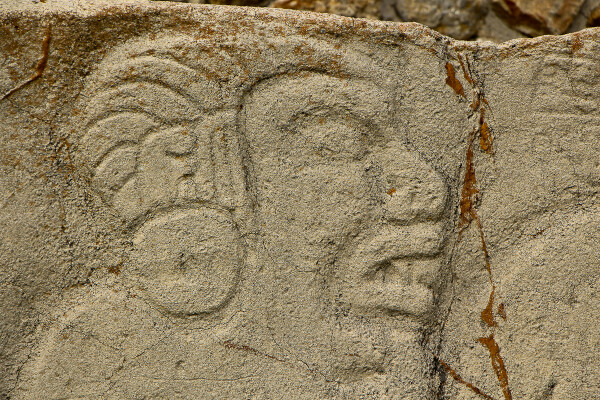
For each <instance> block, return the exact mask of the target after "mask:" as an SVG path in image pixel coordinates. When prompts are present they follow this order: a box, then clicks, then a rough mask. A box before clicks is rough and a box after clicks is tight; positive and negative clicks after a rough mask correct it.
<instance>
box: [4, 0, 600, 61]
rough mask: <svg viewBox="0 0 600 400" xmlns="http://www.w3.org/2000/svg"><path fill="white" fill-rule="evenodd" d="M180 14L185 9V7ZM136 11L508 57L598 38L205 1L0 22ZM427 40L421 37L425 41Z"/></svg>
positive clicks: (50, 11) (27, 13)
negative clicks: (477, 31) (473, 30)
mask: <svg viewBox="0 0 600 400" xmlns="http://www.w3.org/2000/svg"><path fill="white" fill-rule="evenodd" d="M182 11H183V12H184V13H183V12H182ZM130 13H135V14H136V15H156V14H162V15H169V16H171V17H175V18H179V19H182V20H202V19H206V18H215V19H219V20H221V21H223V22H226V21H231V22H238V23H239V22H241V21H244V20H245V21H246V26H247V25H248V23H251V24H254V25H255V26H261V25H263V24H265V23H273V22H280V23H282V24H283V25H286V26H288V27H291V28H296V29H297V30H298V33H300V34H308V35H312V34H329V35H332V34H333V35H340V34H341V35H344V36H346V35H351V34H356V35H359V36H362V35H365V34H368V35H376V36H378V37H380V38H381V37H382V36H387V38H388V39H389V40H390V41H392V42H393V41H395V40H394V39H402V40H406V39H408V40H409V41H417V40H418V41H420V42H423V41H424V42H425V43H421V44H424V45H426V43H427V42H429V43H431V44H432V45H434V43H435V44H437V45H440V44H443V45H444V46H447V47H450V48H452V49H453V50H455V51H471V52H473V51H482V50H483V51H485V52H492V53H496V52H501V53H503V56H507V55H509V54H510V53H512V52H516V53H520V52H522V51H523V50H529V49H532V48H538V47H540V46H542V47H545V46H547V47H555V46H558V47H565V46H566V47H567V48H572V50H574V52H576V51H577V50H579V49H580V48H581V47H582V46H583V42H584V41H589V40H592V41H598V40H599V38H600V28H588V29H584V30H581V31H578V32H573V33H569V34H564V35H544V36H538V37H534V38H525V39H513V40H509V41H506V42H502V43H494V42H491V41H463V40H456V39H453V38H451V37H448V36H445V35H443V34H441V33H438V32H437V31H435V30H433V29H430V28H428V27H426V26H424V25H422V24H419V23H416V22H406V23H401V22H388V21H378V20H368V19H362V18H350V17H343V16H339V15H335V14H325V13H315V12H311V11H298V10H288V9H279V8H265V7H239V6H221V5H205V4H187V3H176V2H167V1H160V2H158V1H149V0H148V1H140V0H111V1H108V0H86V1H77V2H73V1H65V0H46V1H44V2H41V1H40V2H37V3H36V2H33V1H31V0H7V1H6V2H4V3H1V4H0V23H1V21H2V20H4V21H6V20H9V19H12V18H27V17H33V18H39V19H45V18H50V19H58V18H60V17H61V16H63V17H64V16H69V15H70V16H74V17H79V18H93V17H98V16H108V15H110V16H118V15H119V14H123V15H126V14H130ZM423 39H425V40H423Z"/></svg>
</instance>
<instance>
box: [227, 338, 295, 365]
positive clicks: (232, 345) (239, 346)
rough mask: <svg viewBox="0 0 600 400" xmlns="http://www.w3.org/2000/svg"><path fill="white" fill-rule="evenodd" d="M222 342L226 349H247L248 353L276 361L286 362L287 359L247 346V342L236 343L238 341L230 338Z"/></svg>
mask: <svg viewBox="0 0 600 400" xmlns="http://www.w3.org/2000/svg"><path fill="white" fill-rule="evenodd" d="M221 344H222V345H223V346H224V347H225V348H226V349H234V350H242V351H246V352H248V353H252V354H256V355H258V356H262V357H266V358H270V359H271V360H275V361H279V362H285V360H282V359H280V358H277V357H275V356H272V355H270V354H266V353H263V352H262V351H260V350H256V349H255V348H253V347H250V346H246V345H245V344H236V343H233V342H231V341H229V340H226V341H224V342H222V343H221Z"/></svg>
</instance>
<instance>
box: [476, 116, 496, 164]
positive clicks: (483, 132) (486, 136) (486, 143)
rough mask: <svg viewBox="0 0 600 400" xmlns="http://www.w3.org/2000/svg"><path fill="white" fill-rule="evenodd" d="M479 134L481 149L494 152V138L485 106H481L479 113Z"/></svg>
mask: <svg viewBox="0 0 600 400" xmlns="http://www.w3.org/2000/svg"><path fill="white" fill-rule="evenodd" d="M479 134H480V145H481V149H482V150H483V151H485V152H486V153H488V154H490V153H492V144H493V142H494V138H493V137H492V132H491V130H490V127H489V125H488V124H487V122H485V108H483V107H482V108H481V113H480V115H479Z"/></svg>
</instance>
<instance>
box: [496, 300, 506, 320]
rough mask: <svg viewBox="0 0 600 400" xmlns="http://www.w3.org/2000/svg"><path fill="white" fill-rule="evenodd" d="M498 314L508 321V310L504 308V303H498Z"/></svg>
mask: <svg viewBox="0 0 600 400" xmlns="http://www.w3.org/2000/svg"><path fill="white" fill-rule="evenodd" d="M498 315H500V317H502V319H503V320H505V321H506V310H505V309H504V303H500V304H498Z"/></svg>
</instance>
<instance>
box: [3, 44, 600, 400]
mask: <svg viewBox="0 0 600 400" xmlns="http://www.w3.org/2000/svg"><path fill="white" fill-rule="evenodd" d="M137 47H139V49H138V48H137ZM131 48H136V50H133V51H134V52H135V54H133V55H131V54H127V57H124V56H123V54H122V53H123V52H125V53H126V52H127V51H129V50H127V49H131ZM193 48H194V45H192V44H191V42H190V41H189V40H188V39H187V38H186V37H184V36H175V37H173V36H171V37H168V38H162V39H158V40H153V41H150V40H141V41H139V42H137V41H136V42H133V43H130V44H128V45H127V46H123V48H120V49H116V50H115V51H114V53H115V54H114V56H112V57H114V58H113V59H112V60H111V58H110V57H109V58H108V61H106V62H104V63H103V64H102V65H100V66H99V68H98V71H97V72H96V74H95V76H93V77H92V78H91V79H90V81H89V82H88V87H89V90H88V91H87V92H86V93H87V95H86V96H87V97H86V99H85V101H84V104H83V105H82V106H81V108H82V109H83V116H78V117H75V118H74V121H73V127H72V128H71V129H73V130H74V131H76V132H77V133H76V134H77V135H79V136H78V139H77V140H76V141H75V146H74V149H75V157H76V159H77V161H78V165H79V167H80V168H81V169H82V170H87V171H89V176H90V184H91V186H92V187H93V188H94V190H95V191H97V193H98V195H99V196H100V197H101V198H102V200H103V201H104V203H105V204H106V206H107V207H108V208H109V209H111V210H112V211H113V213H114V214H115V216H116V217H117V218H116V219H118V220H120V222H119V223H120V224H121V225H122V226H123V227H124V228H125V229H126V231H127V232H128V237H129V239H130V241H131V249H130V251H129V253H128V255H127V257H126V262H125V263H124V265H123V268H122V270H123V271H122V274H120V275H119V276H110V274H109V276H108V277H104V278H98V279H97V281H95V283H94V284H93V285H91V286H90V287H84V288H81V289H76V290H72V291H70V292H68V293H66V295H65V298H66V299H65V304H63V305H60V306H59V307H58V313H57V315H58V316H57V317H56V321H54V322H51V323H47V324H46V325H45V326H48V327H49V329H48V330H47V332H42V333H41V334H40V337H41V339H40V344H39V346H38V348H37V350H36V352H35V353H34V354H35V355H34V356H32V357H31V360H32V361H31V362H29V363H28V364H27V366H26V367H25V368H24V370H23V377H22V379H21V383H20V386H19V388H18V390H17V391H16V392H15V393H16V394H17V398H35V396H36V395H37V394H39V393H41V392H43V393H45V394H46V396H47V398H65V396H66V397H67V398H69V396H70V397H71V398H80V397H83V398H136V397H143V396H147V397H149V398H306V399H314V398H340V399H341V398H369V399H371V398H410V399H433V398H436V397H437V396H439V395H440V393H441V392H440V389H439V388H440V384H442V385H444V384H447V382H446V383H444V382H443V381H442V382H440V380H441V379H443V378H444V371H443V369H442V368H440V367H439V361H438V360H436V359H435V356H434V354H438V353H439V351H438V345H439V341H440V335H441V332H440V330H441V326H440V323H441V322H440V321H441V320H443V319H444V318H445V312H446V311H445V306H446V304H445V303H444V301H446V299H445V296H446V295H445V292H446V291H447V290H449V288H448V281H449V275H450V273H451V272H450V258H451V256H450V253H451V250H450V247H451V246H452V245H453V244H454V243H455V242H456V240H457V239H456V237H455V235H454V234H453V232H454V230H453V224H454V220H455V215H453V213H454V211H455V210H456V209H457V205H456V204H455V203H456V201H455V199H453V197H452V196H453V195H454V194H453V193H452V191H451V190H450V188H449V185H448V183H447V179H446V178H445V177H444V176H443V175H442V174H440V173H439V172H437V171H436V169H435V168H434V166H433V165H431V164H430V163H428V162H426V161H425V160H424V158H423V157H422V156H421V155H420V154H419V152H418V151H417V149H414V148H412V147H411V145H410V144H409V143H405V142H404V141H403V140H401V137H402V135H401V134H399V131H401V130H402V129H403V128H402V125H401V124H399V123H398V121H397V120H396V119H395V118H394V117H393V115H394V110H395V107H396V106H397V104H396V102H398V100H397V99H396V98H395V97H394V91H395V90H397V88H396V87H395V86H394V85H393V84H390V82H388V81H384V79H385V78H386V77H387V76H391V72H389V73H388V74H382V73H381V72H382V71H379V70H377V67H375V66H373V68H372V71H370V72H369V73H368V74H367V76H364V75H361V74H359V73H357V72H356V71H354V70H352V69H351V67H350V66H346V65H344V64H343V62H342V63H341V65H342V67H341V68H339V67H336V70H335V71H332V70H327V69H326V68H324V67H321V66H316V67H315V66H308V67H307V66H302V63H301V62H297V63H296V65H294V63H293V62H291V63H288V64H290V65H286V66H284V67H282V66H281V65H278V66H277V67H275V66H269V65H266V66H263V65H260V64H259V63H258V62H257V65H256V66H254V65H253V66H252V67H254V68H255V69H256V71H257V72H256V75H255V76H253V77H251V78H250V79H248V82H246V83H245V86H244V85H241V84H240V86H241V87H242V89H239V87H235V85H231V86H228V85H227V83H224V82H223V81H222V80H220V79H219V78H218V77H217V76H218V74H216V73H211V72H210V70H211V67H212V68H214V65H212V66H211V65H210V62H207V65H208V66H204V65H202V63H201V62H200V63H198V62H196V61H193V62H192V61H190V60H191V59H192V57H191V56H190V57H188V58H186V56H185V55H183V54H182V53H183V52H185V50H186V49H187V50H190V51H192V52H193V50H191V49H193ZM292 48H293V47H290V51H289V53H290V59H292V58H293V56H292V54H297V53H296V52H294V51H292V50H291V49H292ZM323 48H326V46H323ZM278 51H281V52H282V54H285V50H278ZM318 51H323V52H324V53H325V54H327V51H330V50H327V49H326V50H322V49H318ZM198 54H200V55H202V52H198ZM336 57H338V54H333V58H336ZM352 57H356V58H359V57H362V56H361V55H357V54H351V55H349V56H348V59H350V60H352ZM198 58H200V59H201V57H198ZM115 59H118V60H121V59H123V60H125V61H120V62H119V63H116V62H114V60H115ZM223 60H227V61H223ZM211 62H212V60H211ZM219 63H220V64H219ZM229 63H230V61H229V60H228V59H227V58H222V59H221V61H219V62H217V64H216V65H217V68H222V69H223V70H228V69H229V70H236V68H238V66H236V65H235V63H233V62H232V63H231V65H230V64H229ZM303 68H304V69H305V70H304V71H303ZM344 68H347V71H346V70H344ZM593 220H594V219H593V218H592V221H593ZM596 220H597V219H596ZM588 222H589V221H588ZM115 223H116V224H118V223H117V222H115ZM554 229H555V230H556V229H557V228H554ZM565 229H566V230H567V231H568V230H569V229H571V228H568V227H567V228H565ZM571 230H572V229H571ZM561 232H562V231H561V230H560V229H558V230H557V231H556V232H555V231H554V230H552V229H551V230H549V231H548V233H547V234H553V235H558V236H560V235H562V234H563V233H561ZM571 234H573V232H571ZM545 243H547V242H546V241H545V242H543V244H540V245H539V246H538V247H536V244H535V242H533V244H531V245H530V244H528V245H527V246H533V247H532V248H531V249H529V248H527V247H526V246H525V247H524V248H525V250H523V251H524V252H525V253H531V254H537V255H542V254H545V253H549V254H559V253H560V251H558V250H556V249H551V250H545V249H543V245H545ZM540 246H541V247H540ZM590 251H591V250H590ZM525 253H523V254H516V255H513V254H511V253H510V252H509V254H506V255H502V258H503V259H505V260H506V262H505V264H506V267H505V268H506V270H510V271H513V272H512V274H506V275H505V276H504V275H503V276H501V278H500V279H498V281H497V282H496V285H497V290H498V294H497V296H498V297H499V298H502V299H504V301H505V302H506V307H507V308H508V309H509V310H510V312H511V313H514V314H518V315H520V316H521V317H516V318H513V315H514V314H511V318H509V319H508V320H507V321H508V322H509V323H510V324H512V325H511V326H510V327H507V326H506V325H502V326H501V327H500V328H499V330H498V340H499V341H500V342H501V343H502V346H503V347H502V349H503V350H502V351H503V356H504V358H505V359H506V360H508V361H507V362H508V363H510V362H513V364H509V372H510V371H513V370H518V371H521V370H523V371H524V372H523V373H527V374H534V373H537V372H538V369H535V368H537V367H538V366H540V365H542V364H543V368H542V367H540V368H542V369H544V371H545V372H544V373H543V374H540V375H539V376H540V378H539V379H538V381H539V382H538V381H536V385H532V386H531V389H529V390H530V392H527V390H528V389H523V388H522V387H521V386H519V384H518V383H519V380H518V377H515V376H514V375H511V376H510V379H513V382H515V381H516V382H517V384H516V385H515V384H513V385H512V389H513V392H514V394H515V397H514V398H520V397H523V396H524V397H525V398H529V397H531V396H538V395H540V396H541V395H544V393H546V392H545V390H546V391H547V388H548V387H551V388H552V390H553V391H554V392H553V393H555V396H558V395H556V393H560V391H561V390H563V391H565V390H575V389H577V390H580V391H582V393H584V390H586V389H585V388H588V389H589V388H593V387H597V386H598V384H597V383H596V384H594V383H590V384H587V386H585V388H584V389H582V386H581V385H580V386H573V385H571V386H569V385H568V384H565V383H564V382H565V379H563V378H564V376H562V375H561V374H560V373H559V372H557V371H559V370H560V368H562V367H563V366H564V365H571V364H572V368H571V370H573V369H576V368H579V367H580V366H581V365H583V364H582V363H581V362H579V361H581V360H578V361H577V362H574V361H572V360H559V359H557V357H558V358H560V355H558V356H557V355H556V354H555V353H556V352H548V353H547V354H545V356H543V357H541V356H540V353H539V352H537V353H535V352H536V351H537V350H531V349H532V348H537V347H539V343H537V342H536V341H537V340H539V336H538V332H539V330H535V329H534V330H531V329H530V327H532V326H534V325H535V321H538V320H539V318H543V317H544V316H547V315H548V314H552V313H553V312H552V311H551V310H550V308H552V307H553V305H552V304H554V303H548V302H544V301H543V299H542V300H540V301H541V303H542V304H546V306H547V307H548V309H549V310H548V312H547V313H546V312H544V310H540V315H539V316H538V317H536V316H535V315H534V314H535V313H533V314H532V313H531V310H526V309H523V310H521V311H517V309H518V308H519V307H527V303H526V302H525V301H523V302H521V303H519V301H520V300H519V299H521V298H523V297H527V295H526V294H525V293H523V286H522V282H523V281H524V280H527V279H529V280H531V279H532V278H531V276H532V275H531V274H530V273H527V274H524V275H523V276H519V271H523V268H526V267H524V266H523V265H521V264H522V261H523V259H524V258H527V257H526V256H525V255H524V254H525ZM535 258H536V257H532V258H531V260H532V263H535V262H536V261H535V260H534V259H535ZM550 258H551V257H550ZM590 259H593V252H590ZM561 262H562V261H561V260H560V259H556V260H555V259H551V260H549V261H548V264H552V265H562V264H561ZM592 264H593V265H597V264H598V263H597V262H593V261H591V262H590V265H592ZM511 265H512V267H511ZM533 266H534V267H535V264H534V265H533ZM558 270H561V269H560V268H558V267H557V269H556V271H558ZM588 272H589V271H588ZM582 274H584V275H585V273H584V272H582ZM543 276H544V275H543V274H542V271H540V277H543ZM535 284H536V282H531V285H534V286H535ZM527 286H529V285H527ZM578 290H579V291H582V290H583V292H582V293H581V294H580V295H579V296H580V297H581V298H584V297H585V296H586V295H587V294H589V293H591V294H590V297H588V300H589V299H590V298H594V296H597V294H595V295H594V293H596V292H594V290H595V289H594V287H590V288H577V289H574V293H576V292H577V291H578ZM586 291H587V292H586ZM484 292H485V293H484V296H488V295H489V293H488V292H487V288H486V290H484ZM584 292H585V293H584ZM577 293H579V292H577ZM557 296H558V294H557ZM573 296H575V297H574V298H579V297H577V296H578V295H577V294H573ZM582 296H583V297H582ZM446 297H447V296H446ZM559 297H560V296H559ZM511 301H512V302H513V303H511ZM574 302H575V303H577V301H575V300H574ZM583 303H585V305H581V306H579V307H580V308H581V309H582V310H586V311H585V312H574V311H569V312H568V313H567V314H568V315H569V316H570V317H569V318H571V319H578V318H579V319H583V320H585V321H588V320H589V321H590V322H591V321H593V315H594V313H593V312H591V311H589V310H593V309H594V307H597V306H594V304H598V302H595V303H594V302H593V301H591V300H590V301H588V302H587V303H586V302H585V301H584V302H583ZM583 303H582V304H583ZM553 315H556V314H555V313H554V314H553ZM547 323H548V324H549V326H548V331H549V332H556V334H557V335H558V336H559V337H560V334H559V330H558V328H557V325H556V324H558V321H554V322H552V321H548V320H547ZM553 323H555V325H556V326H554V325H552V324H553ZM573 324H574V325H575V323H573ZM577 324H579V322H577ZM513 325H514V326H513ZM550 325H552V326H550ZM528 329H529V330H528ZM503 335H505V336H506V335H508V336H506V337H507V338H508V339H507V338H504V337H503ZM513 335H516V336H513ZM519 335H521V336H519ZM517 336H518V337H519V338H521V339H519V340H517V341H513V342H514V343H511V340H512V339H511V340H509V339H510V338H513V337H517ZM589 337H590V336H586V337H583V336H582V337H581V338H580V339H578V340H579V342H581V341H584V340H587V343H588V344H587V345H586V346H587V347H586V348H589V349H593V348H594V346H595V345H597V343H596V344H595V342H593V340H591V341H590V339H589ZM503 339H504V340H503ZM565 340H567V339H565ZM506 343H511V344H510V345H506V346H505V344H506ZM570 343H575V341H571V342H570ZM444 344H445V345H448V343H444ZM450 346H451V344H450ZM574 346H577V345H575V344H574ZM523 348H525V349H528V350H527V351H530V352H533V353H532V354H529V353H527V351H526V352H525V353H523V351H522V349H523ZM529 356H531V357H533V358H535V357H537V359H538V360H540V363H541V364H540V363H536V364H535V366H534V365H532V364H531V363H529V360H530V358H528V357H529ZM468 357H469V355H468V354H467V355H464V360H468ZM520 360H523V361H520ZM567 361H568V362H567ZM487 362H488V363H489V360H488V361H487ZM526 362H527V363H529V364H527V365H529V366H530V367H531V368H534V369H535V371H528V370H527V367H521V366H520V365H521V364H524V363H526ZM569 363H570V364H569ZM471 365H478V363H477V362H474V363H472V364H471ZM559 365H560V368H559V367H558V366H559ZM511 368H513V369H512V370H511ZM459 372H461V373H462V374H463V377H466V378H470V377H473V376H474V377H475V378H477V377H480V376H481V375H482V373H481V371H474V370H473V369H467V368H465V369H464V370H461V371H459ZM486 373H487V374H488V375H490V376H491V377H493V376H494V375H493V372H492V373H490V372H489V371H488V372H486ZM566 376H567V377H568V378H569V377H572V376H573V375H568V374H567V375H566ZM575 376H577V374H575ZM445 379H447V380H448V379H450V378H449V377H448V376H447V375H446V377H445ZM567 382H568V380H567ZM594 385H595V386H594ZM460 388H461V390H463V391H462V392H461V393H460V396H461V397H460V398H470V397H472V396H474V397H473V398H477V395H475V394H474V393H473V392H472V391H471V390H469V389H468V388H466V387H464V386H461V387H460ZM569 388H571V389H569ZM517 396H520V397H517ZM528 396H529V397H528ZM532 398H533V397H532ZM556 398H560V397H556Z"/></svg>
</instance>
